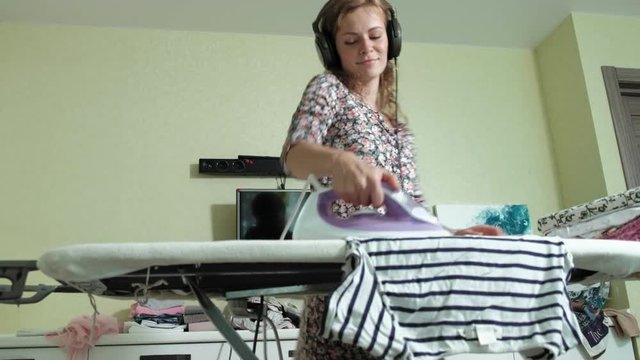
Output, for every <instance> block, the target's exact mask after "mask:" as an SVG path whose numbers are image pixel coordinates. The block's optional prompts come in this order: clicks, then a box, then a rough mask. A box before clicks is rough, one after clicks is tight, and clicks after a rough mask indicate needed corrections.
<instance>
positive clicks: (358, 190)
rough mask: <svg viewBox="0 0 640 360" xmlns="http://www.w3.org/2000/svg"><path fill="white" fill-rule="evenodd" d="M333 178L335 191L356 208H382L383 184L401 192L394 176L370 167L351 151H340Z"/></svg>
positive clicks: (336, 159)
mask: <svg viewBox="0 0 640 360" xmlns="http://www.w3.org/2000/svg"><path fill="white" fill-rule="evenodd" d="M332 176H333V182H332V185H331V186H332V187H333V190H334V191H335V192H336V193H337V194H338V196H339V197H341V198H342V199H343V200H344V201H347V202H349V203H351V204H353V205H355V206H358V205H362V206H369V205H372V206H373V207H379V206H382V203H383V201H384V192H383V190H382V183H386V184H387V185H388V186H389V187H390V188H391V190H393V191H397V190H400V183H399V181H398V179H397V178H396V176H395V175H394V174H392V173H391V172H389V171H387V170H385V169H383V168H380V167H375V166H371V165H369V164H368V163H366V162H365V161H363V160H361V159H359V158H358V157H357V156H356V155H355V154H354V153H352V152H349V151H340V152H339V153H338V154H336V155H335V158H334V162H333V171H332Z"/></svg>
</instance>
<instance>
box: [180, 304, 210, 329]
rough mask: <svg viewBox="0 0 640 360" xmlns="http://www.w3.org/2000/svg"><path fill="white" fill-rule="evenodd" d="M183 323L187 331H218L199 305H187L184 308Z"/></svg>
mask: <svg viewBox="0 0 640 360" xmlns="http://www.w3.org/2000/svg"><path fill="white" fill-rule="evenodd" d="M184 323H185V324H186V325H187V331H215V330H218V329H217V328H216V326H215V325H214V324H213V322H211V320H210V319H209V317H208V316H207V314H206V313H205V312H204V309H202V306H200V305H187V306H185V308H184Z"/></svg>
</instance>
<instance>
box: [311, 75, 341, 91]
mask: <svg viewBox="0 0 640 360" xmlns="http://www.w3.org/2000/svg"><path fill="white" fill-rule="evenodd" d="M309 87H319V88H333V89H335V90H338V91H347V88H346V86H345V85H344V84H343V83H342V81H340V79H339V78H338V77H337V76H336V75H335V74H333V73H331V72H324V73H321V74H318V75H315V76H314V77H313V78H311V80H310V81H309Z"/></svg>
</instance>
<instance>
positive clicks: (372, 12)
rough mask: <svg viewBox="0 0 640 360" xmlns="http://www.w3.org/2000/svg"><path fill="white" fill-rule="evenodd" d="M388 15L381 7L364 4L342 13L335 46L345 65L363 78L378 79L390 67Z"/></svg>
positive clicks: (367, 79)
mask: <svg viewBox="0 0 640 360" xmlns="http://www.w3.org/2000/svg"><path fill="white" fill-rule="evenodd" d="M386 25H387V18H386V16H385V14H384V13H383V11H382V10H381V9H380V8H378V7H373V6H362V7H359V8H357V9H356V10H354V11H352V12H350V13H348V14H346V15H344V16H342V17H341V18H340V19H339V20H338V28H337V31H336V50H337V51H338V55H339V56H340V61H341V62H342V69H343V70H344V71H345V72H346V73H347V74H348V75H349V76H352V77H354V78H355V79H356V80H358V81H360V82H367V81H370V80H373V79H378V78H379V76H380V75H381V74H382V72H383V71H384V69H385V68H386V67H387V48H388V45H389V40H388V39H387V31H386Z"/></svg>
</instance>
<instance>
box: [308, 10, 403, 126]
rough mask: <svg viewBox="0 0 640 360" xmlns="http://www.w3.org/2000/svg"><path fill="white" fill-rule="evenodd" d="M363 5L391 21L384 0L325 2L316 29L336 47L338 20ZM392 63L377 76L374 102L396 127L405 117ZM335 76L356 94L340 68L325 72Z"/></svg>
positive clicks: (393, 61)
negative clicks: (376, 96) (397, 96)
mask: <svg viewBox="0 0 640 360" xmlns="http://www.w3.org/2000/svg"><path fill="white" fill-rule="evenodd" d="M364 6H371V7H376V8H378V9H380V10H382V12H383V13H384V14H385V15H386V17H387V21H388V20H389V19H390V18H391V4H390V3H389V2H388V1H387V0H329V1H328V2H327V3H326V4H325V5H324V6H323V7H322V9H320V12H319V13H318V17H317V18H318V19H320V23H319V30H320V31H321V32H322V33H324V34H326V35H328V36H330V38H331V39H332V40H333V44H334V49H335V48H336V46H335V45H336V41H335V40H336V32H337V29H338V22H339V21H340V19H341V17H342V16H344V15H346V14H349V13H350V12H352V11H354V10H356V9H358V8H360V7H364ZM396 65H397V64H396V60H395V59H391V60H389V61H387V67H386V68H385V69H384V71H383V72H382V75H381V76H380V86H379V88H378V98H377V100H376V102H377V106H378V109H379V110H380V112H381V113H382V114H383V115H384V116H385V117H386V118H387V119H389V121H390V122H391V124H393V125H394V126H397V125H398V124H399V123H400V119H398V118H402V119H403V122H406V117H405V116H404V114H402V113H401V111H400V107H399V105H398V99H397V98H396V71H395V69H396ZM328 70H329V71H330V72H332V73H333V74H335V75H336V76H337V77H338V78H339V79H340V80H341V81H342V82H343V83H344V84H345V85H346V86H347V87H348V88H349V89H350V90H352V91H355V92H357V93H358V92H359V91H358V89H357V88H356V86H355V82H354V81H353V79H351V78H350V77H349V76H348V74H347V73H346V72H345V71H344V69H342V67H341V66H340V67H334V68H330V69H328Z"/></svg>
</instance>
